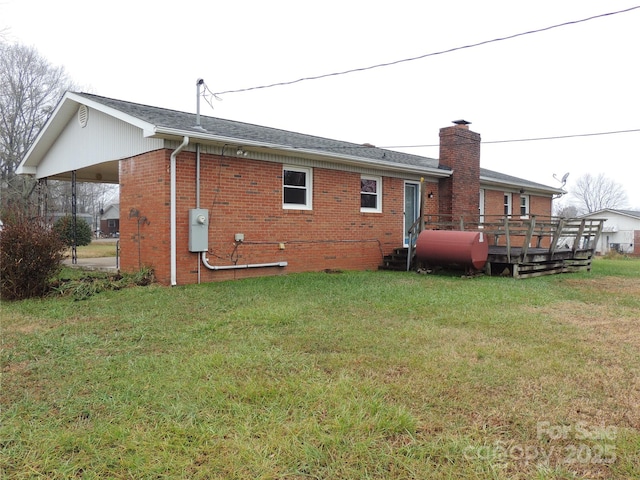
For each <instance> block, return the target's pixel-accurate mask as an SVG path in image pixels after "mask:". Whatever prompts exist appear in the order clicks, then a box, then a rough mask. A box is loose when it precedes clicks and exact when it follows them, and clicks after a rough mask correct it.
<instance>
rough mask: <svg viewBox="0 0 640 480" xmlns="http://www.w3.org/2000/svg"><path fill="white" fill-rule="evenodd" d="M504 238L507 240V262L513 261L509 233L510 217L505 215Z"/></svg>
mask: <svg viewBox="0 0 640 480" xmlns="http://www.w3.org/2000/svg"><path fill="white" fill-rule="evenodd" d="M504 238H505V240H506V242H507V263H509V264H510V263H511V234H510V233H509V217H504Z"/></svg>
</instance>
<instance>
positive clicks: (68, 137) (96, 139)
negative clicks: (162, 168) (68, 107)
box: [37, 109, 164, 178]
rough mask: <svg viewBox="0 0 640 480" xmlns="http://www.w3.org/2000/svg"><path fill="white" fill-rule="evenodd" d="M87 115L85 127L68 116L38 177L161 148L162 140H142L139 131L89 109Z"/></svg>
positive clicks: (140, 131) (39, 168)
mask: <svg viewBox="0 0 640 480" xmlns="http://www.w3.org/2000/svg"><path fill="white" fill-rule="evenodd" d="M88 114H89V116H88V121H87V125H86V126H85V127H84V128H83V127H82V126H81V125H80V123H79V122H78V118H77V115H74V116H72V117H71V119H70V120H69V122H68V123H67V125H66V126H65V128H64V130H63V131H62V133H61V134H60V136H59V137H58V139H57V141H56V142H55V143H54V144H53V145H52V147H51V148H50V149H49V151H48V152H47V154H46V155H45V156H44V157H43V159H42V161H41V162H40V164H39V165H38V170H37V178H44V177H51V176H55V175H59V174H62V173H65V172H69V171H72V170H80V169H82V168H85V167H90V166H92V165H96V164H99V163H102V162H108V161H113V160H119V159H122V158H127V157H131V156H134V155H139V154H141V153H145V152H149V151H152V150H157V149H160V148H162V147H163V145H164V141H163V140H162V139H157V138H145V137H143V132H142V130H141V129H140V128H138V127H134V126H132V125H130V124H128V123H125V122H123V121H121V120H118V119H115V118H113V117H110V116H108V115H105V114H104V113H102V112H99V111H97V110H94V109H89V112H88Z"/></svg>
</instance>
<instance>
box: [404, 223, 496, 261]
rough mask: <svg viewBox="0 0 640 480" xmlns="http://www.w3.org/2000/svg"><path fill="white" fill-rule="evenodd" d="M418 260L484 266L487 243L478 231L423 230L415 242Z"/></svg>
mask: <svg viewBox="0 0 640 480" xmlns="http://www.w3.org/2000/svg"><path fill="white" fill-rule="evenodd" d="M416 255H417V257H418V260H420V261H423V262H426V263H427V264H429V265H454V264H455V265H459V266H461V267H473V268H475V269H476V270H481V269H482V268H484V264H485V263H486V262H487V256H488V255H489V245H488V244H487V241H486V238H484V237H483V235H482V233H480V232H463V231H459V230H423V231H422V232H420V235H418V240H417V242H416Z"/></svg>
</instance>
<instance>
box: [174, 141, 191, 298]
mask: <svg viewBox="0 0 640 480" xmlns="http://www.w3.org/2000/svg"><path fill="white" fill-rule="evenodd" d="M188 144H189V137H187V136H186V135H185V136H184V138H183V139H182V143H181V144H180V146H179V147H178V148H176V149H175V150H174V151H173V152H171V161H170V171H171V173H170V176H171V179H170V188H171V193H170V195H171V216H170V223H171V286H172V287H173V286H175V285H177V280H176V278H177V275H176V271H177V246H176V245H177V240H176V238H177V236H176V229H177V227H176V224H177V215H176V177H177V174H176V170H177V169H176V163H177V162H176V157H177V156H178V154H179V153H180V152H181V151H182V150H183V149H184V148H185V147H186V146H187V145H188Z"/></svg>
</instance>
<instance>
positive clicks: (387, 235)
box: [18, 92, 563, 285]
mask: <svg viewBox="0 0 640 480" xmlns="http://www.w3.org/2000/svg"><path fill="white" fill-rule="evenodd" d="M454 123H455V125H453V126H450V127H446V128H443V129H441V131H440V145H441V146H440V158H439V159H434V158H427V157H422V156H418V155H411V154H406V153H400V152H396V151H392V150H386V149H382V148H376V147H374V146H372V145H369V144H365V145H359V144H354V143H348V142H342V141H336V140H331V139H327V138H321V137H315V136H312V135H304V134H300V133H295V132H289V131H283V130H278V129H274V128H268V127H262V126H257V125H251V124H247V123H241V122H235V121H230V120H225V119H220V118H212V117H204V116H203V117H200V116H199V115H196V114H191V113H185V112H178V111H173V110H167V109H163V108H157V107H150V106H145V105H140V104H135V103H131V102H125V101H120V100H115V99H110V98H104V97H99V96H96V95H90V94H84V93H70V92H68V93H67V94H65V96H64V97H63V98H62V100H61V101H60V103H59V104H58V106H57V107H56V109H55V111H54V112H53V114H52V116H51V117H50V118H49V120H48V122H47V124H46V125H45V127H44V128H43V130H42V131H41V132H40V133H39V135H38V137H37V139H36V141H35V143H34V145H33V146H32V147H31V148H30V149H29V151H28V152H27V154H26V156H25V158H24V159H23V161H22V163H21V164H20V166H19V168H18V173H21V174H30V175H34V176H35V177H36V178H37V179H43V178H58V179H60V178H66V179H69V178H71V176H72V175H71V172H75V175H74V176H75V178H76V181H97V182H110V183H119V184H120V206H121V209H122V211H123V212H126V213H125V217H124V218H122V222H120V225H119V231H120V265H121V269H122V270H123V271H134V270H137V269H138V268H139V266H140V265H148V266H150V267H153V268H154V270H155V274H156V277H157V278H158V280H159V281H160V282H162V283H164V284H170V285H176V284H189V283H196V282H201V281H203V282H206V281H215V280H224V279H230V278H242V277H247V276H259V275H272V274H278V273H286V272H301V271H318V270H325V269H375V268H377V267H378V266H379V265H380V264H381V261H382V258H383V257H384V256H385V255H387V254H389V253H390V252H392V251H393V250H394V249H395V248H397V247H402V246H403V244H405V243H406V242H407V230H408V228H409V227H410V226H411V225H412V224H413V223H414V221H415V219H416V218H417V217H418V215H419V213H420V211H421V210H422V213H423V215H437V216H443V217H449V218H452V219H457V218H459V217H460V218H461V217H466V218H475V221H476V222H477V221H478V218H479V216H490V215H491V216H503V215H505V214H506V215H509V216H517V217H527V216H529V215H541V216H550V215H551V202H552V198H553V197H554V196H555V195H559V194H562V193H563V191H562V190H561V189H558V188H553V187H548V186H545V185H540V184H538V183H534V182H529V181H527V180H525V179H520V178H515V177H511V176H507V175H503V174H500V173H497V172H493V171H490V170H485V169H481V168H480V135H479V134H478V133H475V132H473V131H471V130H469V128H468V122H465V121H458V122H454ZM421 192H423V193H422V194H421ZM421 203H422V208H421Z"/></svg>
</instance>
